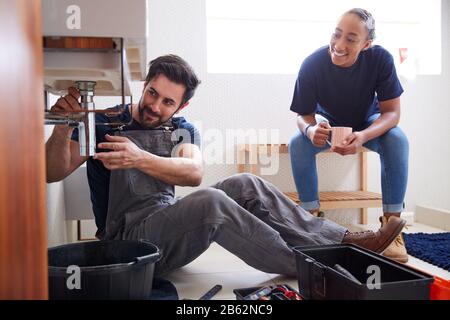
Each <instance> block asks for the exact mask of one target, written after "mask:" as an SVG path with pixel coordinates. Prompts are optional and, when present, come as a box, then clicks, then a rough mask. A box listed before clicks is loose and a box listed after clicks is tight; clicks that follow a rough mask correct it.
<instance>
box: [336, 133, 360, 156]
mask: <svg viewBox="0 0 450 320" xmlns="http://www.w3.org/2000/svg"><path fill="white" fill-rule="evenodd" d="M366 142H367V140H366V137H365V135H364V133H363V132H357V131H355V132H352V133H351V134H350V135H349V136H348V137H347V138H346V139H345V140H344V141H342V143H341V144H340V145H337V146H334V147H332V148H331V151H334V152H337V153H339V154H340V155H343V156H345V155H349V154H355V153H356V152H357V151H358V149H359V148H361V147H362V145H363V144H364V143H366Z"/></svg>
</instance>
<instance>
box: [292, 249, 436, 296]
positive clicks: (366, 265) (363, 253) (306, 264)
mask: <svg viewBox="0 0 450 320" xmlns="http://www.w3.org/2000/svg"><path fill="white" fill-rule="evenodd" d="M293 250H294V253H295V257H296V258H295V259H296V264H297V279H298V288H299V293H300V295H301V296H302V298H304V299H313V300H316V299H317V300H323V299H352V300H371V299H401V300H409V299H413V300H427V299H430V287H431V284H432V283H433V281H434V278H433V277H432V276H430V275H429V274H426V273H424V272H421V271H418V270H415V269H413V268H411V267H408V266H406V265H404V264H400V263H398V262H395V261H393V260H391V259H388V258H386V257H383V256H382V255H379V254H376V253H374V252H372V251H369V250H366V249H364V248H361V247H359V246H356V245H352V244H338V245H323V246H306V247H295V248H293ZM336 264H337V265H339V266H341V267H342V268H339V266H337V267H336ZM342 269H344V271H348V273H350V275H348V274H345V273H343V272H342ZM338 270H341V272H339V271H338ZM351 276H354V278H356V280H352V279H351V278H350V277H351Z"/></svg>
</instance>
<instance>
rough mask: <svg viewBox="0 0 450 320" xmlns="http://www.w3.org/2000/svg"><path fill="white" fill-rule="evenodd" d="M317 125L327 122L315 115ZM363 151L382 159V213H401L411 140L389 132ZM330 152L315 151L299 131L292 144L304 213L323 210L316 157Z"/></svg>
mask: <svg viewBox="0 0 450 320" xmlns="http://www.w3.org/2000/svg"><path fill="white" fill-rule="evenodd" d="M379 116H380V114H379V113H378V114H374V115H372V116H371V117H370V118H369V119H368V120H367V122H366V123H365V124H364V126H363V129H365V128H367V127H368V126H370V125H371V124H372V123H373V122H374V121H375V120H376V119H377V118H378V117H379ZM316 121H317V122H322V121H327V120H326V119H325V118H324V117H322V116H320V115H316ZM364 147H366V148H367V149H370V150H372V151H375V152H376V153H378V154H379V155H380V162H381V192H382V198H383V212H401V211H403V208H404V203H403V201H404V198H405V192H406V185H407V181H408V153H409V144H408V139H407V138H406V136H405V134H404V133H403V131H402V130H401V129H400V128H399V127H394V128H392V129H390V130H389V131H388V132H386V133H385V134H383V135H381V136H379V137H378V138H375V139H373V140H370V141H367V142H366V143H365V144H364ZM328 148H329V146H328V145H326V146H324V147H321V148H319V147H315V146H314V145H313V144H312V142H311V141H310V140H309V138H308V137H306V136H305V135H304V134H303V133H302V132H300V130H299V131H298V132H297V134H296V135H295V136H294V137H293V138H292V140H291V142H290V144H289V155H290V157H291V165H292V171H293V175H294V181H295V186H296V188H297V192H298V196H299V199H300V201H301V202H302V203H301V206H302V207H303V209H305V210H314V209H318V208H319V207H320V203H319V195H318V181H317V166H316V154H318V153H319V152H322V151H325V150H327V149H328Z"/></svg>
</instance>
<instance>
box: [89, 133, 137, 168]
mask: <svg viewBox="0 0 450 320" xmlns="http://www.w3.org/2000/svg"><path fill="white" fill-rule="evenodd" d="M105 138H106V140H108V141H109V142H102V143H99V144H98V147H99V148H102V149H111V150H112V151H111V152H100V153H96V154H95V155H94V159H98V160H100V161H101V162H103V165H104V166H105V167H106V168H108V169H109V170H116V169H129V168H136V167H138V165H139V163H140V162H141V161H142V159H143V158H144V157H143V155H144V152H145V151H144V150H142V149H140V148H139V147H138V146H137V145H135V144H134V143H133V142H132V141H131V140H130V139H128V138H126V137H119V136H110V135H108V134H107V135H106V136H105Z"/></svg>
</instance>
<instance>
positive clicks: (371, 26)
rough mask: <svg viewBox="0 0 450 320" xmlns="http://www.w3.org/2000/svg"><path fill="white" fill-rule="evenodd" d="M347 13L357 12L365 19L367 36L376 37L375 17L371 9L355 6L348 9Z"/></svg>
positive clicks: (362, 19)
mask: <svg viewBox="0 0 450 320" xmlns="http://www.w3.org/2000/svg"><path fill="white" fill-rule="evenodd" d="M347 13H353V14H356V15H357V16H358V17H359V18H360V19H361V21H364V24H365V25H366V28H367V32H368V36H367V38H368V39H369V40H373V39H375V19H374V18H373V16H372V14H371V13H370V12H369V11H367V10H364V9H361V8H353V9H351V10H349V11H347V12H346V14H347Z"/></svg>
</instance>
